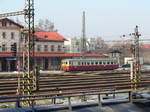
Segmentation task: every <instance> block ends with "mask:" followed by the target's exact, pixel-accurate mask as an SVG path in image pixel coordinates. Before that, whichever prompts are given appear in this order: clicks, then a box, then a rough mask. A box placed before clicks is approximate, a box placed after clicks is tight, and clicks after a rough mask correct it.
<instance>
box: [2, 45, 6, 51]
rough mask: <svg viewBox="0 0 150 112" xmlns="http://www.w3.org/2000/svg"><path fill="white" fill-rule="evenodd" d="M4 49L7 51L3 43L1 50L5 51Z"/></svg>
mask: <svg viewBox="0 0 150 112" xmlns="http://www.w3.org/2000/svg"><path fill="white" fill-rule="evenodd" d="M5 51H7V48H6V45H5V44H3V45H2V52H5Z"/></svg>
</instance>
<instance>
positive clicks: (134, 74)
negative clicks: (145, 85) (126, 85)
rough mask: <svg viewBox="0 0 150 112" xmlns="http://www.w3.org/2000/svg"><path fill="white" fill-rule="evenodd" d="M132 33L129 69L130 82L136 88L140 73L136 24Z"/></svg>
mask: <svg viewBox="0 0 150 112" xmlns="http://www.w3.org/2000/svg"><path fill="white" fill-rule="evenodd" d="M133 35H134V43H133V45H132V48H131V49H132V59H133V60H132V69H131V83H132V89H133V90H137V88H138V87H139V86H140V75H141V70H140V69H141V67H140V56H139V37H140V36H141V35H140V34H139V31H138V26H136V27H135V32H134V33H133Z"/></svg>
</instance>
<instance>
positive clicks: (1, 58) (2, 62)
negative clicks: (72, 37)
mask: <svg viewBox="0 0 150 112" xmlns="http://www.w3.org/2000/svg"><path fill="white" fill-rule="evenodd" d="M23 28H24V27H23V26H22V25H20V24H18V23H16V22H14V21H12V20H10V19H8V18H4V19H0V71H15V70H16V66H17V61H18V60H19V59H22V44H21V38H22V33H21V31H22V29H23ZM65 41H67V39H66V38H64V37H63V36H62V35H60V34H59V33H58V32H44V31H38V32H35V63H36V65H38V66H39V67H40V69H42V70H59V69H60V64H61V60H62V59H66V58H80V57H81V56H82V54H80V53H66V52H65V47H64V42H65ZM14 43H16V45H17V51H18V54H17V56H16V57H14V56H13V55H12V53H11V45H12V44H14ZM84 57H85V58H99V57H107V55H105V54H84Z"/></svg>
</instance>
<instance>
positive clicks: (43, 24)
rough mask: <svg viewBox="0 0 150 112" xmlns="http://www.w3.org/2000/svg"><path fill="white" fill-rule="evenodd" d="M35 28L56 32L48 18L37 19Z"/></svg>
mask: <svg viewBox="0 0 150 112" xmlns="http://www.w3.org/2000/svg"><path fill="white" fill-rule="evenodd" d="M36 28H38V29H41V30H44V31H50V32H57V30H56V29H55V26H54V23H52V22H51V21H50V20H48V19H44V20H43V19H39V21H38V24H37V25H36Z"/></svg>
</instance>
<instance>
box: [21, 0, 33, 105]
mask: <svg viewBox="0 0 150 112" xmlns="http://www.w3.org/2000/svg"><path fill="white" fill-rule="evenodd" d="M25 10H26V14H25V16H24V17H25V23H26V25H27V28H28V29H27V32H26V36H25V38H24V46H23V48H24V49H23V72H24V73H23V78H22V88H21V95H32V91H33V90H34V89H35V86H36V83H35V73H34V67H33V66H34V61H33V60H34V0H26V3H25ZM25 103H26V105H28V106H31V105H32V103H31V102H25Z"/></svg>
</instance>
